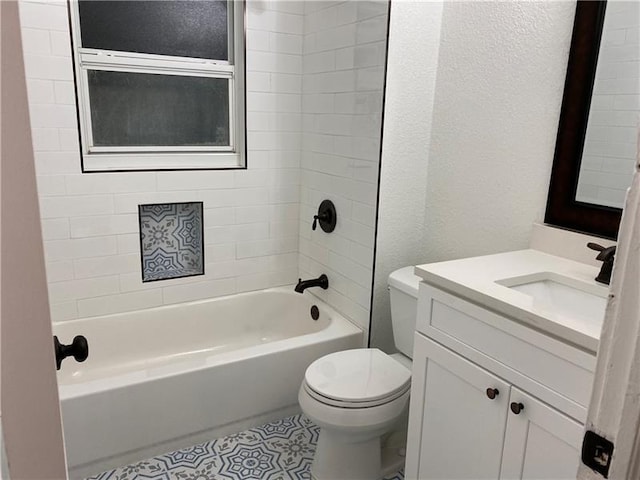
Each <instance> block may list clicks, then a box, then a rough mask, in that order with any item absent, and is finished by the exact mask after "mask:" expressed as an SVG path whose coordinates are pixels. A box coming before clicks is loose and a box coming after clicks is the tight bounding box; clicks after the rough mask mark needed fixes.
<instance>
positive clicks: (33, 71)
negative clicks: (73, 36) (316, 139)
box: [20, 0, 304, 321]
mask: <svg viewBox="0 0 640 480" xmlns="http://www.w3.org/2000/svg"><path fill="white" fill-rule="evenodd" d="M20 15H21V22H22V36H23V42H24V49H25V70H26V74H27V81H28V94H29V106H30V114H31V123H32V128H33V143H34V150H35V158H36V171H37V174H38V190H39V195H40V209H41V216H42V221H43V223H42V229H43V237H44V245H45V255H46V261H47V276H48V281H49V296H50V301H51V311H52V317H53V321H64V320H71V319H74V318H79V317H87V316H94V315H103V314H109V313H117V312H121V311H126V310H137V309H143V308H151V307H155V306H158V305H163V304H170V303H176V302H184V301H188V300H195V299H200V298H207V297H215V296H220V295H228V294H233V293H236V292H242V291H246V290H253V289H256V288H267V287H274V286H278V285H286V284H291V283H295V281H296V280H297V278H298V259H297V252H298V211H299V195H300V192H299V188H300V187H299V183H300V143H301V138H300V137H301V123H302V121H301V91H302V43H303V36H302V29H303V26H304V17H303V6H302V4H301V3H298V2H284V4H280V2H277V3H276V2H266V1H252V2H249V3H248V4H247V85H248V87H247V96H248V102H247V109H248V115H247V117H248V126H247V127H248V145H249V153H248V169H247V170H241V171H197V172H189V171H183V172H129V173H102V174H101V173H92V174H82V173H81V170H80V156H79V146H78V130H77V121H76V106H75V94H74V87H73V69H72V62H71V48H70V35H69V21H68V17H67V5H66V2H63V1H58V2H51V1H46V0H45V1H28V0H21V2H20ZM189 201H203V202H204V207H205V210H204V221H205V228H206V230H205V249H206V250H205V261H206V265H205V272H206V274H205V275H204V276H201V277H194V278H187V279H175V280H168V281H162V282H155V283H149V284H143V283H142V275H141V272H140V244H139V242H140V240H139V236H138V219H137V209H138V204H141V203H156V202H189Z"/></svg>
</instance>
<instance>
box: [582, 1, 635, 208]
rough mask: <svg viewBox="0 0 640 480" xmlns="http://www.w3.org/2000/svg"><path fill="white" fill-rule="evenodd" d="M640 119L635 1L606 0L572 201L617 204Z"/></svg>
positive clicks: (631, 162)
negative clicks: (600, 41) (586, 123)
mask: <svg viewBox="0 0 640 480" xmlns="http://www.w3.org/2000/svg"><path fill="white" fill-rule="evenodd" d="M639 122H640V2H628V1H609V2H607V8H606V12H605V18H604V28H603V31H602V43H601V45H600V54H599V57H598V68H597V70H596V78H595V82H594V86H593V97H592V99H591V110H590V111H589V123H588V126H587V132H586V136H585V145H584V152H583V154H582V164H581V166H580V179H579V182H578V191H577V193H576V199H577V200H581V201H584V202H589V203H595V204H598V205H609V206H612V207H618V208H622V206H623V205H624V199H625V195H626V193H627V188H629V186H630V185H631V177H632V174H633V171H634V166H635V159H636V140H637V136H638V126H639Z"/></svg>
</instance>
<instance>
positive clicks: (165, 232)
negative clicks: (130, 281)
mask: <svg viewBox="0 0 640 480" xmlns="http://www.w3.org/2000/svg"><path fill="white" fill-rule="evenodd" d="M138 218H139V221H140V251H141V254H142V281H143V282H152V281H154V280H166V279H169V278H178V277H188V276H191V275H202V274H204V248H203V234H202V228H203V227H202V202H190V203H159V204H153V205H139V206H138Z"/></svg>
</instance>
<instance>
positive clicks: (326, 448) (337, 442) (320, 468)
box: [311, 429, 382, 480]
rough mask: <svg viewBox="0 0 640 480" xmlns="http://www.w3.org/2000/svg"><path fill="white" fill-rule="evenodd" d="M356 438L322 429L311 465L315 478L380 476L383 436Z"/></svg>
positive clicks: (376, 478) (366, 479)
mask: <svg viewBox="0 0 640 480" xmlns="http://www.w3.org/2000/svg"><path fill="white" fill-rule="evenodd" d="M367 437H368V439H362V440H361V441H360V440H358V439H354V438H353V436H349V437H346V436H345V435H341V434H340V433H334V432H330V431H326V430H324V429H321V430H320V436H319V438H318V445H317V446H316V454H315V457H314V459H313V464H312V465H311V478H313V479H314V480H335V479H337V478H339V479H344V480H379V479H381V478H382V469H381V464H380V457H381V451H380V436H379V435H378V436H375V437H374V438H370V435H369V436H367Z"/></svg>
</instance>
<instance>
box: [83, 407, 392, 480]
mask: <svg viewBox="0 0 640 480" xmlns="http://www.w3.org/2000/svg"><path fill="white" fill-rule="evenodd" d="M319 431H320V429H319V428H318V427H317V426H316V425H314V424H313V423H312V422H311V420H309V419H308V418H307V417H305V416H304V415H295V416H293V417H287V418H283V419H282V420H278V421H277V422H273V423H268V424H266V425H263V426H261V427H256V428H252V429H250V430H246V431H244V432H240V433H236V434H234V435H229V436H227V437H223V438H219V439H216V440H213V441H211V442H207V443H202V444H200V445H195V446H193V447H189V448H185V449H183V450H178V451H177V452H171V453H167V454H165V455H160V456H159V457H155V458H151V459H149V460H144V461H142V462H138V463H134V464H131V465H126V466H124V467H120V468H117V469H115V470H111V471H109V472H104V473H101V474H100V475H96V476H93V477H90V478H89V479H87V480H147V479H158V480H303V479H305V480H306V479H310V478H311V473H310V469H311V462H312V461H313V454H314V452H315V450H316V442H317V441H318V433H319ZM385 480H404V474H403V472H402V471H400V472H398V473H397V474H395V475H393V476H390V477H386V479H385Z"/></svg>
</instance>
